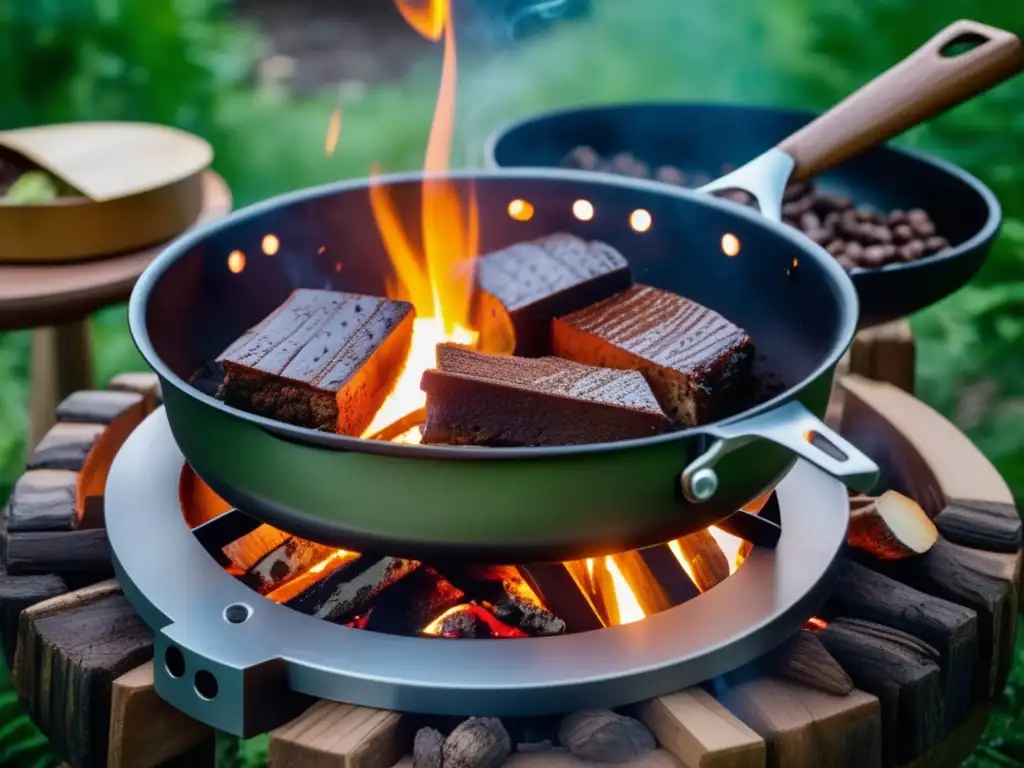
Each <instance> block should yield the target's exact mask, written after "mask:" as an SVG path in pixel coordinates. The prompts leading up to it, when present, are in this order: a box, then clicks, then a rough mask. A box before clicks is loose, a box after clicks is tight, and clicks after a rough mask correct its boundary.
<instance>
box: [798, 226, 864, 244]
mask: <svg viewBox="0 0 1024 768" xmlns="http://www.w3.org/2000/svg"><path fill="white" fill-rule="evenodd" d="M804 234H806V235H807V237H808V238H810V239H811V240H813V241H814V242H815V243H817V244H818V245H820V246H822V247H824V246H825V245H827V244H828V243H831V242H832V241H833V240H835V235H833V234H832V233H831V232H830V231H829V230H827V229H812V230H811V231H809V232H805V233H804ZM851 245H852V243H851Z"/></svg>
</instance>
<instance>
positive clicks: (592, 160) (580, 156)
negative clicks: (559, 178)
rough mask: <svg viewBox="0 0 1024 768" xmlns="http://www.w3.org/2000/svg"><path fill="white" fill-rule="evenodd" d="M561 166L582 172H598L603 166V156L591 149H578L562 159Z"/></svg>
mask: <svg viewBox="0 0 1024 768" xmlns="http://www.w3.org/2000/svg"><path fill="white" fill-rule="evenodd" d="M560 165H561V166H562V167H564V168H576V169H578V170H581V171H596V170H597V169H598V166H600V165H601V156H600V155H599V154H597V152H595V151H594V150H593V149H591V148H590V147H576V149H574V150H572V151H571V152H570V153H569V154H568V155H566V156H565V157H564V158H563V159H562V162H561V163H560Z"/></svg>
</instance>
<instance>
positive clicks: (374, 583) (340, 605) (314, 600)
mask: <svg viewBox="0 0 1024 768" xmlns="http://www.w3.org/2000/svg"><path fill="white" fill-rule="evenodd" d="M418 568H419V563H417V562H416V561H415V560H400V559H398V558H395V557H373V556H371V555H363V556H360V557H357V558H356V559H355V560H353V561H351V562H348V563H346V564H345V565H343V566H341V567H340V568H338V569H337V570H335V571H334V572H333V573H330V574H329V575H327V576H325V577H324V578H321V579H320V580H319V581H317V582H316V583H314V584H313V585H312V586H309V587H307V588H306V589H304V590H303V591H302V592H301V593H299V594H298V595H296V596H295V597H292V598H290V599H288V600H286V601H284V602H285V605H287V606H288V607H289V608H294V609H295V610H297V611H301V612H302V613H306V614H309V615H311V616H316V617H317V618H319V619H327V620H329V621H337V622H340V623H344V622H345V621H346V620H348V619H349V618H350V617H351V616H352V615H353V614H355V613H357V612H358V611H359V610H360V609H362V608H363V607H364V606H366V605H368V604H369V602H370V601H371V600H373V599H374V598H375V597H377V596H378V595H379V594H380V593H381V592H385V593H390V592H393V591H395V589H396V586H394V585H396V584H398V583H401V582H403V581H405V580H406V579H407V578H408V577H409V575H410V574H413V573H416V572H417V569H418ZM285 588H287V585H285V586H284V587H282V588H279V589H278V590H275V591H274V592H271V593H270V594H269V595H267V596H268V597H269V598H270V599H272V600H273V599H275V596H276V595H277V594H278V593H279V592H280V590H281V589H285ZM389 588H390V589H389ZM279 602H280V601H279ZM444 607H445V608H447V607H449V606H447V605H446V606H444ZM441 610H443V608H442V609H441ZM376 613H377V611H376V606H375V607H374V611H373V614H371V617H370V619H369V620H368V621H367V625H369V624H370V622H371V620H372V619H374V617H375V616H376ZM438 613H440V611H438ZM435 615H436V614H435ZM429 619H430V617H429V616H428V617H427V619H426V620H429ZM423 623H425V621H424V622H423ZM420 626H422V624H417V625H415V626H414V627H413V628H412V630H411V631H410V632H409V634H414V633H415V631H416V630H417V629H419V627H420ZM370 628H371V627H370V626H367V629H370Z"/></svg>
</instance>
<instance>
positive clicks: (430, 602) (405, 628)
mask: <svg viewBox="0 0 1024 768" xmlns="http://www.w3.org/2000/svg"><path fill="white" fill-rule="evenodd" d="M464 597H465V596H464V595H463V593H462V592H461V591H460V590H458V589H456V588H455V587H454V586H452V585H451V584H449V583H448V582H447V581H445V580H444V579H443V578H441V577H440V576H439V575H438V574H437V573H436V572H435V571H433V570H432V569H430V568H420V569H418V570H416V571H414V572H413V573H411V574H409V575H408V576H407V577H406V578H404V579H402V580H401V581H400V582H398V583H397V584H395V585H394V586H392V587H390V588H389V589H386V590H383V592H381V593H380V594H379V595H378V597H377V599H376V601H375V602H374V604H373V610H372V611H371V612H370V617H369V618H368V619H367V621H366V625H365V627H364V628H365V629H368V630H372V631H374V632H383V633H385V634H388V635H417V634H419V632H420V630H422V629H423V628H424V627H426V626H427V625H428V624H429V623H430V622H431V621H433V620H434V619H436V618H437V617H438V616H440V615H441V614H442V613H444V612H445V611H447V610H448V609H449V608H454V607H455V606H456V605H458V604H459V603H461V602H463V599H464Z"/></svg>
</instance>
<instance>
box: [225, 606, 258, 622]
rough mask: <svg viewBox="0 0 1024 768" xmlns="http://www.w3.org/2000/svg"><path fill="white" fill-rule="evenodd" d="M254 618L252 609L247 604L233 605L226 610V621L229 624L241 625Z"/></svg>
mask: <svg viewBox="0 0 1024 768" xmlns="http://www.w3.org/2000/svg"><path fill="white" fill-rule="evenodd" d="M250 616H252V608H250V607H249V606H248V605H246V604H245V603H232V604H231V605H229V606H228V607H227V608H225V609H224V620H225V621H226V622H227V623H228V624H241V623H243V622H245V621H247V620H248V618H249V617H250Z"/></svg>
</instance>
